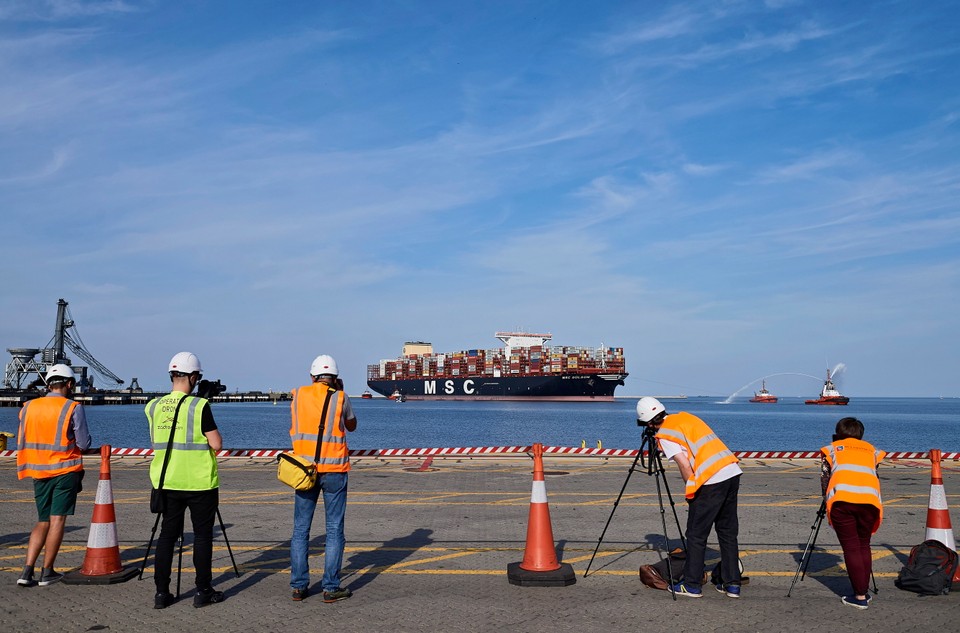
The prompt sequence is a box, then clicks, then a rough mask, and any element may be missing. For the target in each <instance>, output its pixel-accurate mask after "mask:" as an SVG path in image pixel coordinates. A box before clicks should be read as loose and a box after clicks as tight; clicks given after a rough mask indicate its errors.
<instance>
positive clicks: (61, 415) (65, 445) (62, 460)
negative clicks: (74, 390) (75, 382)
mask: <svg viewBox="0 0 960 633" xmlns="http://www.w3.org/2000/svg"><path fill="white" fill-rule="evenodd" d="M76 407H77V403H76V402H74V401H73V400H70V399H69V398H64V397H63V396H44V397H43V398H37V399H35V400H30V401H29V402H27V403H26V404H24V405H23V408H22V409H21V410H20V427H19V429H18V431H17V477H18V478H19V479H26V478H27V477H33V478H35V479H49V478H51V477H56V476H58V475H63V474H65V473H70V472H75V471H80V470H83V458H82V457H81V452H80V449H79V448H77V443H76V441H75V440H72V439H70V438H69V433H70V421H71V420H72V418H73V412H74V410H75V409H76ZM54 420H56V424H54V422H53V421H54Z"/></svg>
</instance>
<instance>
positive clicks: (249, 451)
mask: <svg viewBox="0 0 960 633" xmlns="http://www.w3.org/2000/svg"><path fill="white" fill-rule="evenodd" d="M287 450H288V449H281V448H235V449H224V450H221V451H217V457H246V458H257V457H276V456H277V455H279V454H280V453H283V452H286V451H287ZM531 450H532V448H531V447H530V446H469V447H456V448H367V449H359V450H352V451H350V456H351V457H379V458H388V457H510V456H521V455H526V454H527V453H529V452H530V451H531ZM543 453H544V454H545V455H550V456H556V457H562V456H570V457H577V456H583V457H636V456H637V451H636V449H627V448H585V447H580V446H576V447H574V446H544V447H543ZM16 454H17V452H16V451H13V450H7V451H0V457H13V456H15V455H16ZM110 454H111V455H113V456H117V457H151V456H152V455H153V449H150V448H114V449H113V450H112V451H111V452H110ZM734 455H736V456H737V457H739V458H740V459H816V458H818V457H819V456H820V451H734ZM941 458H942V459H943V460H944V461H946V460H955V461H957V460H960V452H941ZM886 459H929V454H928V453H927V451H894V452H891V453H887V456H886Z"/></svg>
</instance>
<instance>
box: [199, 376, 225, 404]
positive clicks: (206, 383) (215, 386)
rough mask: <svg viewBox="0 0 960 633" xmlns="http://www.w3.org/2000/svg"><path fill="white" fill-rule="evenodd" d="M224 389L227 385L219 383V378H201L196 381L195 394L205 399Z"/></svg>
mask: <svg viewBox="0 0 960 633" xmlns="http://www.w3.org/2000/svg"><path fill="white" fill-rule="evenodd" d="M226 390H227V386H226V385H224V384H221V383H220V381H219V380H201V381H200V382H199V383H197V396H199V397H201V398H205V399H207V400H209V399H210V398H213V397H214V396H219V395H220V394H221V393H223V392H224V391H226Z"/></svg>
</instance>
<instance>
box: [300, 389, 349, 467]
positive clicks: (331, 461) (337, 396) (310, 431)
mask: <svg viewBox="0 0 960 633" xmlns="http://www.w3.org/2000/svg"><path fill="white" fill-rule="evenodd" d="M327 392H330V404H329V405H328V406H327V420H326V422H325V423H324V425H323V438H322V439H321V438H319V437H318V433H317V431H319V427H320V415H321V414H322V412H323V402H324V399H325V398H326V397H327ZM345 398H346V395H345V394H344V393H343V392H342V391H337V390H335V389H331V388H330V387H328V386H327V385H325V384H323V383H322V382H315V383H313V384H310V385H306V386H304V387H299V388H297V389H294V390H293V401H292V402H291V403H290V416H291V418H292V423H291V425H290V439H291V440H292V441H293V452H294V453H295V454H297V455H299V456H300V457H303V458H304V459H309V460H313V459H315V458H316V463H317V472H321V473H345V472H349V470H350V454H349V452H348V449H347V431H346V428H345V427H344V426H343V420H342V419H341V416H342V415H343V403H344V400H345ZM318 440H320V441H321V444H320V456H319V458H317V441H318Z"/></svg>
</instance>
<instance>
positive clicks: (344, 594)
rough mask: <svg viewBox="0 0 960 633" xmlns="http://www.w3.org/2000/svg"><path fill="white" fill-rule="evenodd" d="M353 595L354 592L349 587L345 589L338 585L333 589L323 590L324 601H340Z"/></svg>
mask: <svg viewBox="0 0 960 633" xmlns="http://www.w3.org/2000/svg"><path fill="white" fill-rule="evenodd" d="M352 595H353V592H352V591H350V590H349V589H344V588H343V587H337V588H336V589H334V590H333V591H324V592H323V601H324V602H327V603H330V602H339V601H340V600H346V599H347V598H349V597H350V596H352Z"/></svg>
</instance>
